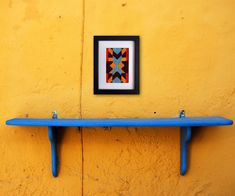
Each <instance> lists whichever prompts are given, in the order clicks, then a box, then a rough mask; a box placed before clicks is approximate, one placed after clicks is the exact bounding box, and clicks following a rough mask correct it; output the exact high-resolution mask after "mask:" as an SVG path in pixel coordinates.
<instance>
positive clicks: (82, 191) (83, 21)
mask: <svg viewBox="0 0 235 196" xmlns="http://www.w3.org/2000/svg"><path fill="white" fill-rule="evenodd" d="M84 27H85V0H83V1H82V32H81V64H80V100H79V101H80V105H79V106H80V108H79V109H80V118H82V65H83V53H84ZM79 130H80V133H81V136H80V137H81V158H82V179H81V181H82V185H81V187H82V190H81V195H82V196H83V195H84V145H83V129H82V127H80V128H79Z"/></svg>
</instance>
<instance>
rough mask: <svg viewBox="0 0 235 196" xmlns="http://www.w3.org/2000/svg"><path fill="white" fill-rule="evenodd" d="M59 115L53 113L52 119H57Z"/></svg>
mask: <svg viewBox="0 0 235 196" xmlns="http://www.w3.org/2000/svg"><path fill="white" fill-rule="evenodd" d="M57 117H58V115H57V112H56V111H54V112H52V119H57Z"/></svg>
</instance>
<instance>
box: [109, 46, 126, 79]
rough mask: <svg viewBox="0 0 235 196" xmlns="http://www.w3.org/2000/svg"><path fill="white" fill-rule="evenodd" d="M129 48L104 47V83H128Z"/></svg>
mask: <svg viewBox="0 0 235 196" xmlns="http://www.w3.org/2000/svg"><path fill="white" fill-rule="evenodd" d="M128 67H129V48H106V83H128V81H129V79H128V74H129V69H128Z"/></svg>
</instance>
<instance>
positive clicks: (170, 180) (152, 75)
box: [0, 0, 235, 196]
mask: <svg viewBox="0 0 235 196" xmlns="http://www.w3.org/2000/svg"><path fill="white" fill-rule="evenodd" d="M234 10H235V2H234V1H233V0H223V1H219V0H207V1H205V0H192V1H188V0H182V1H180V0H170V1H166V0H115V1H108V0H99V1H98V0H84V1H82V0H69V1H61V0H59V1H58V0H50V1H43V0H41V1H37V0H1V1H0V26H1V28H0V46H1V47H0V157H1V159H0V195H81V194H82V191H83V193H84V195H90V196H91V195H92V196H93V195H134V196H138V195H140V196H142V195H234V194H235V170H234V165H235V150H234V149H235V128H234V127H233V126H231V127H211V128H199V129H195V130H194V132H193V140H192V144H191V147H190V152H191V153H190V168H189V171H188V173H187V175H186V176H185V177H181V176H180V175H179V131H178V129H177V128H112V129H111V131H110V130H108V129H103V128H84V129H82V132H81V131H79V130H78V129H77V128H69V129H66V130H64V129H63V130H60V137H61V143H62V144H61V146H60V149H59V154H60V157H61V160H60V165H61V167H60V172H59V177H58V178H53V177H52V176H51V170H50V167H51V165H50V144H49V141H48V138H47V130H46V128H36V127H35V128H33V127H26V128H25V127H8V126H5V125H4V124H5V121H6V120H7V119H9V118H13V117H51V112H52V111H54V110H56V111H57V112H58V114H59V117H83V118H88V117H174V116H177V115H178V111H179V110H180V109H185V110H186V112H187V115H188V116H202V115H205V116H207V115H223V116H225V117H228V118H232V119H233V118H234V116H235V110H234V109H235V66H234V62H235V23H234V20H235V11H234ZM94 35H140V39H141V42H140V44H141V45H140V50H141V52H140V59H141V60H140V66H141V68H140V71H141V72H140V73H141V76H140V82H141V85H140V87H141V89H140V90H141V93H140V95H134V96H133V95H131V96H128V95H127V96H126V95H104V96H102V95H93V36H94ZM154 112H156V114H154ZM81 133H82V134H81ZM82 151H83V156H84V157H83V158H84V161H82ZM82 166H83V167H82Z"/></svg>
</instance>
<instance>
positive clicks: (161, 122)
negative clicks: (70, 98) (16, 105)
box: [6, 116, 233, 127]
mask: <svg viewBox="0 0 235 196" xmlns="http://www.w3.org/2000/svg"><path fill="white" fill-rule="evenodd" d="M6 124H7V125H15V126H53V127H193V126H223V125H232V124H233V121H232V120H230V119H227V118H224V117H219V116H211V117H185V118H109V119H107V118H103V119H102V118H100V119H91V118H90V119H89V118H88V119H79V118H72V119H68V118H66V119H43V118H14V119H10V120H7V121H6Z"/></svg>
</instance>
